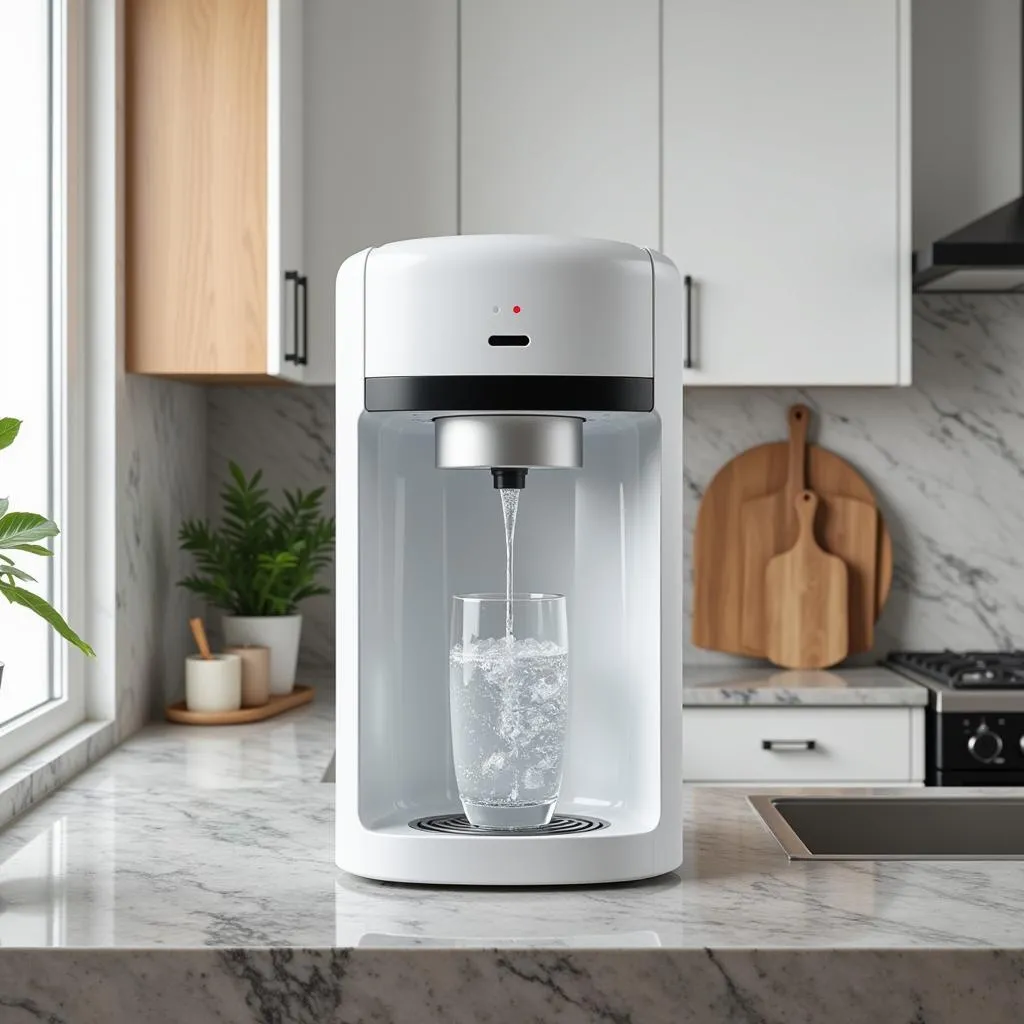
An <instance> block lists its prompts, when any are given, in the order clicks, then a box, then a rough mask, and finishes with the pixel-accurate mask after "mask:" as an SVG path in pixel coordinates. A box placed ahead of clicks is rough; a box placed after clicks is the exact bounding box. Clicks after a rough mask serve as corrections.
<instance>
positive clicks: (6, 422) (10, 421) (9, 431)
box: [0, 416, 21, 448]
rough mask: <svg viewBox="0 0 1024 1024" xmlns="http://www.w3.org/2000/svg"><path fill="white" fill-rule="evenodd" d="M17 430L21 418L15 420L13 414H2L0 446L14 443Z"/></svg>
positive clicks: (19, 426) (6, 446)
mask: <svg viewBox="0 0 1024 1024" xmlns="http://www.w3.org/2000/svg"><path fill="white" fill-rule="evenodd" d="M19 430H21V420H16V419H15V418H14V417H13V416H4V418H3V419H0V448H8V447H10V446H11V445H12V444H14V439H15V438H16V437H17V436H18V431H19Z"/></svg>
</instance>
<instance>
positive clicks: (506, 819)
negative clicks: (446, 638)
mask: <svg viewBox="0 0 1024 1024" xmlns="http://www.w3.org/2000/svg"><path fill="white" fill-rule="evenodd" d="M509 625H511V631H510V630H509V629H508V626H509ZM448 664H449V680H450V691H451V726H452V751H453V754H454V757H455V778H456V781H457V783H458V787H459V799H460V800H461V801H462V806H463V809H464V810H465V812H466V817H467V818H468V819H469V822H470V824H471V825H476V826H478V827H479V828H491V829H528V828H537V827H539V826H541V825H546V824H547V823H548V822H549V821H550V820H551V815H552V814H553V813H554V810H555V803H556V802H557V800H558V793H559V790H560V789H561V786H562V762H563V758H564V753H565V735H566V730H567V727H568V723H569V644H568V636H567V629H566V621H565V597H564V596H562V595H561V594H513V595H512V599H511V602H510V603H509V602H508V601H507V600H506V597H505V595H504V594H461V595H456V596H455V597H453V598H452V628H451V647H450V650H449V657H448Z"/></svg>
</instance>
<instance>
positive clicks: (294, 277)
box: [284, 270, 302, 366]
mask: <svg viewBox="0 0 1024 1024" xmlns="http://www.w3.org/2000/svg"><path fill="white" fill-rule="evenodd" d="M284 280H285V296H284V297H285V301H286V302H287V298H288V290H287V283H288V282H289V281H292V282H294V284H295V291H294V296H295V299H294V304H293V305H292V347H291V349H285V353H284V361H285V362H286V363H295V365H296V366H298V365H300V364H301V362H302V359H301V357H300V355H299V272H298V271H297V270H286V271H285V272H284ZM286 329H287V328H286Z"/></svg>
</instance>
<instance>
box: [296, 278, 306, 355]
mask: <svg viewBox="0 0 1024 1024" xmlns="http://www.w3.org/2000/svg"><path fill="white" fill-rule="evenodd" d="M308 280H309V278H307V277H306V275H305V274H300V275H299V276H298V279H297V280H296V281H295V315H296V317H298V314H299V289H300V288H301V289H302V307H301V308H302V355H301V356H299V357H298V358H297V359H296V360H295V362H296V363H298V364H299V365H300V366H305V365H306V364H307V363H308V362H309V327H308V318H307V315H306V314H307V311H308V309H309V304H308V302H307V300H306V282H307V281H308ZM295 330H296V335H297V334H298V328H297V327H296V329H295ZM298 348H299V343H298V340H297V339H296V342H295V351H296V354H298Z"/></svg>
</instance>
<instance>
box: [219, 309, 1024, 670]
mask: <svg viewBox="0 0 1024 1024" xmlns="http://www.w3.org/2000/svg"><path fill="white" fill-rule="evenodd" d="M794 401H802V402H805V403H807V404H808V405H809V406H810V407H811V408H812V409H813V410H814V420H815V422H814V427H813V429H812V439H813V440H816V441H818V442H819V443H821V444H823V445H824V446H826V447H828V448H830V449H832V450H833V451H835V452H837V453H838V454H840V455H842V456H843V457H844V458H846V459H848V460H849V461H850V462H852V463H853V464H854V465H855V466H856V467H857V468H858V469H859V470H860V471H861V473H863V475H864V476H865V478H866V479H867V480H868V481H869V483H870V484H871V485H872V486H873V488H874V489H875V492H876V494H877V496H878V501H879V505H880V507H881V510H882V513H883V515H884V516H885V519H886V522H887V523H888V526H889V529H890V531H891V533H892V536H893V541H894V547H895V564H896V568H895V580H894V584H893V591H892V595H891V597H890V600H889V603H888V605H887V607H886V609H885V612H884V614H883V616H882V619H881V621H880V623H879V626H878V628H877V630H876V652H875V653H876V654H877V653H884V652H885V651H887V650H889V649H891V648H895V647H903V648H927V647H939V648H942V647H997V648H1005V647H1010V646H1013V645H1014V644H1022V643H1024V572H1022V565H1024V297H1020V298H1018V297H1014V296H979V295H964V296H931V297H928V298H918V299H917V300H916V301H915V307H914V386H913V387H912V388H811V389H801V390H797V389H777V388H710V389H690V390H688V391H687V394H686V402H685V428H684V430H685V435H684V472H685V480H686V492H685V505H684V523H685V529H686V535H687V544H686V547H687V551H688V550H689V546H690V539H691V537H692V531H693V524H694V520H695V518H696V512H697V506H698V504H699V501H700V497H701V495H702V494H703V492H704V488H705V487H706V486H707V484H708V482H709V481H710V480H711V477H712V476H713V475H714V473H715V471H716V470H717V469H718V468H719V467H720V466H721V465H722V464H723V463H724V462H726V461H727V460H728V459H729V458H731V457H732V456H733V455H734V454H736V453H737V452H740V451H742V450H743V449H745V448H747V447H750V446H751V445H755V444H759V443H762V442H764V441H770V440H777V439H781V438H784V437H785V433H786V409H787V407H788V406H789V405H790V404H791V403H792V402H794ZM207 422H208V435H207V436H208V448H207V459H206V461H207V473H208V479H207V494H208V507H209V508H210V511H211V512H213V511H214V510H215V508H216V494H217V491H218V490H219V487H220V483H221V480H222V478H223V476H224V473H225V472H226V467H227V460H228V459H229V458H233V459H236V460H237V461H239V462H240V463H242V465H243V466H244V467H245V468H246V469H248V470H249V471H252V470H254V469H256V468H260V467H261V468H263V469H264V471H265V474H266V479H267V482H268V483H269V484H270V485H271V486H272V487H281V486H289V487H296V486H298V487H304V488H308V487H314V486H317V485H320V484H327V485H328V486H329V487H330V485H331V483H332V480H333V471H334V456H333V434H334V392H333V389H331V388H305V389H303V388H227V389H225V388H210V389H209V390H208V409H207ZM329 494H330V491H329ZM329 504H330V506H331V507H332V508H333V494H331V501H330V503H329ZM686 572H687V578H688V579H689V573H690V564H689V558H687V565H686ZM687 591H688V592H689V587H687ZM688 592H687V598H688V597H689V593H688ZM304 612H305V615H306V628H305V637H304V645H303V659H304V660H305V661H306V662H307V663H310V664H314V665H323V664H329V663H330V662H331V661H332V660H333V657H334V612H333V602H332V601H331V600H330V599H329V598H323V599H318V600H317V601H312V602H310V603H309V605H307V607H306V608H305V609H304ZM686 633H687V634H688V633H689V626H688V625H687V627H686ZM685 656H686V660H687V662H688V663H694V664H699V663H706V664H728V663H731V662H736V661H738V660H739V659H731V658H728V657H725V656H718V655H714V654H711V653H709V652H706V651H701V650H698V649H696V648H693V647H691V646H690V645H689V643H688V642H687V644H686V648H685ZM868 660H870V659H868Z"/></svg>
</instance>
